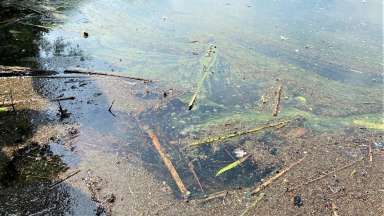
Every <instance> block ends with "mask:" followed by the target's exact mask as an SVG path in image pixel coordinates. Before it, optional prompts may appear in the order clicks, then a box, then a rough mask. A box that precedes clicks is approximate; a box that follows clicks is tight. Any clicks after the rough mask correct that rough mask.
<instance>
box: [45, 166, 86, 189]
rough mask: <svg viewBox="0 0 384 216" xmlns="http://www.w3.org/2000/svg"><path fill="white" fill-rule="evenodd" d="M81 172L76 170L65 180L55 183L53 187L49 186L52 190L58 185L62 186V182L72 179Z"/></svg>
mask: <svg viewBox="0 0 384 216" xmlns="http://www.w3.org/2000/svg"><path fill="white" fill-rule="evenodd" d="M79 172H80V170H76V171H74V172H73V173H71V174H69V175H68V176H66V177H65V178H63V179H60V180H59V181H57V182H56V183H53V184H52V185H51V186H49V188H50V189H52V188H54V187H56V186H57V185H59V184H61V183H62V182H64V181H66V180H68V179H69V178H71V177H72V176H74V175H76V174H78V173H79Z"/></svg>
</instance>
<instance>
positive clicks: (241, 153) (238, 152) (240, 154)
mask: <svg viewBox="0 0 384 216" xmlns="http://www.w3.org/2000/svg"><path fill="white" fill-rule="evenodd" d="M233 153H235V157H237V158H242V157H244V156H245V155H246V154H247V152H245V151H244V150H243V149H240V148H237V149H235V150H233Z"/></svg>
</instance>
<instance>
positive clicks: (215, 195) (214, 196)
mask: <svg viewBox="0 0 384 216" xmlns="http://www.w3.org/2000/svg"><path fill="white" fill-rule="evenodd" d="M228 194H229V191H227V190H225V191H220V192H216V193H213V194H210V195H209V196H208V197H206V198H204V199H199V200H197V201H198V202H199V203H204V202H208V201H210V200H213V199H217V198H222V197H226V196H227V195H228Z"/></svg>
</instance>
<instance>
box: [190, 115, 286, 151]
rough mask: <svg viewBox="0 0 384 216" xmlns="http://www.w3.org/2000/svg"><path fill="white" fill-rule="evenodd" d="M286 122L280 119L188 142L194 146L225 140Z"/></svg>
mask: <svg viewBox="0 0 384 216" xmlns="http://www.w3.org/2000/svg"><path fill="white" fill-rule="evenodd" d="M288 122H289V121H282V122H278V123H274V124H268V125H265V126H261V127H257V128H254V129H251V130H247V131H241V132H237V131H236V132H233V133H230V134H226V135H221V136H217V137H210V138H208V139H205V140H201V141H197V142H194V143H192V144H190V145H189V146H190V147H196V146H200V145H203V144H208V143H212V142H215V141H220V140H225V139H229V138H232V137H237V136H242V135H245V134H249V133H255V132H259V131H261V130H264V129H267V128H273V127H278V128H280V127H282V126H284V125H285V124H287V123H288Z"/></svg>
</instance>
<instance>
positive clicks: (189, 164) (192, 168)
mask: <svg viewBox="0 0 384 216" xmlns="http://www.w3.org/2000/svg"><path fill="white" fill-rule="evenodd" d="M188 168H189V171H191V173H192V175H193V177H194V178H195V180H196V182H197V184H198V185H199V187H200V190H201V192H203V193H205V191H204V189H203V186H202V185H201V183H200V179H199V177H198V176H197V173H196V171H195V167H194V166H193V162H192V161H189V163H188Z"/></svg>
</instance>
